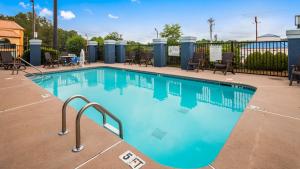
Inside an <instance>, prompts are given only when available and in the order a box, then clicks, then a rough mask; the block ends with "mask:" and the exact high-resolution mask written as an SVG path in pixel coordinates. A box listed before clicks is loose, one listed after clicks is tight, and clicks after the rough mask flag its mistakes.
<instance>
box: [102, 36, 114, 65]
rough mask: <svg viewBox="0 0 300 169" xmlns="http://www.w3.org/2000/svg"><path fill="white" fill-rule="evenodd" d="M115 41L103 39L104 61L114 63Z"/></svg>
mask: <svg viewBox="0 0 300 169" xmlns="http://www.w3.org/2000/svg"><path fill="white" fill-rule="evenodd" d="M115 46H116V41H114V40H105V41H104V63H115V61H116V48H115Z"/></svg>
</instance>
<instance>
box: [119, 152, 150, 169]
mask: <svg viewBox="0 0 300 169" xmlns="http://www.w3.org/2000/svg"><path fill="white" fill-rule="evenodd" d="M119 158H120V159H121V160H122V161H123V162H124V163H126V164H128V165H129V166H130V167H131V168H132V169H140V168H141V167H142V166H143V165H145V164H146V162H145V161H143V160H142V159H141V158H140V157H138V156H136V155H135V154H133V153H132V152H131V151H126V152H125V153H123V154H121V155H120V156H119Z"/></svg>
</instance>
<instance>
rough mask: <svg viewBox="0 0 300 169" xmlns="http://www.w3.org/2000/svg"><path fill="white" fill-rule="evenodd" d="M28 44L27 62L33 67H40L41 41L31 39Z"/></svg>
mask: <svg viewBox="0 0 300 169" xmlns="http://www.w3.org/2000/svg"><path fill="white" fill-rule="evenodd" d="M29 43H30V58H29V62H30V64H32V65H33V66H40V65H41V64H42V57H41V45H42V40H39V39H31V40H29Z"/></svg>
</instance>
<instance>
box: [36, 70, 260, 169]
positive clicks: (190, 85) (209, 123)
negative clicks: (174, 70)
mask: <svg viewBox="0 0 300 169" xmlns="http://www.w3.org/2000/svg"><path fill="white" fill-rule="evenodd" d="M47 76H48V77H51V78H47V79H46V80H43V81H42V80H40V79H41V78H38V77H35V78H34V77H33V78H32V80H33V81H34V82H35V83H37V84H38V85H40V86H41V87H43V88H44V89H46V90H48V91H49V92H51V93H52V94H53V95H55V96H57V97H58V98H60V99H62V100H66V99H67V98H69V97H70V96H73V95H78V94H79V95H83V96H85V97H87V98H88V99H89V100H91V101H93V102H97V103H100V104H101V105H103V106H104V107H105V108H106V109H108V110H109V111H110V112H112V113H113V114H115V115H116V116H117V117H118V118H119V119H120V120H121V121H122V124H123V128H124V140H125V141H126V142H128V143H129V144H130V145H132V146H133V147H135V148H137V149H138V150H139V151H141V152H142V153H144V154H145V155H147V156H148V157H150V158H151V159H152V160H154V161H156V162H158V163H160V164H162V165H166V166H170V167H175V168H198V167H204V166H207V165H208V164H210V163H211V162H213V160H214V159H215V158H216V157H217V155H218V153H219V152H220V150H221V149H222V147H223V145H224V144H225V142H226V140H227V139H228V137H229V135H230V133H231V131H232V129H233V128H234V126H235V124H236V123H237V121H238V120H239V118H240V116H241V115H242V113H243V111H244V109H245V107H246V106H247V104H248V102H249V101H250V99H251V97H252V95H253V94H254V92H255V90H254V89H251V88H247V87H242V86H237V85H228V84H220V83H211V82H204V81H196V80H189V79H182V78H177V77H173V76H164V75H159V74H148V73H141V72H135V71H128V70H122V69H113V68H104V67H103V68H93V69H84V70H77V71H68V72H59V73H51V74H48V75H47ZM71 106H73V107H74V108H76V109H77V110H79V109H80V108H81V107H82V106H84V103H83V102H81V101H78V100H77V101H73V102H72V103H71ZM85 115H86V116H87V117H89V118H90V119H92V120H93V121H94V122H96V123H98V124H100V125H102V124H101V123H102V120H101V117H100V116H99V113H97V112H96V111H95V110H93V109H92V108H91V109H89V110H88V111H87V112H86V113H85ZM108 121H109V123H110V124H112V125H114V126H117V124H115V122H113V121H112V120H108Z"/></svg>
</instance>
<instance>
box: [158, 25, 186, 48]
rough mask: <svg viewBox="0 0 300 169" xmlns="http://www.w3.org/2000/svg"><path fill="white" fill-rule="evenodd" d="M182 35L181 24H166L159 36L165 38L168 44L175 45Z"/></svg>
mask: <svg viewBox="0 0 300 169" xmlns="http://www.w3.org/2000/svg"><path fill="white" fill-rule="evenodd" d="M181 35H182V32H181V26H180V25H179V24H170V25H169V24H166V25H165V27H164V30H163V32H161V33H160V36H161V37H163V38H167V40H168V45H177V44H178V42H179V39H180V37H181Z"/></svg>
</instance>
